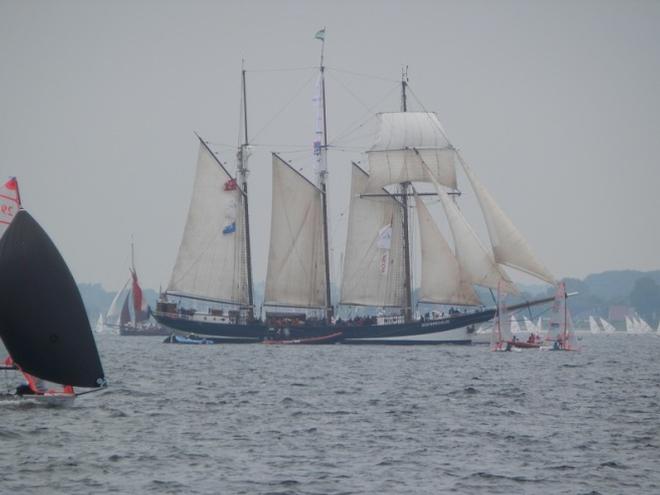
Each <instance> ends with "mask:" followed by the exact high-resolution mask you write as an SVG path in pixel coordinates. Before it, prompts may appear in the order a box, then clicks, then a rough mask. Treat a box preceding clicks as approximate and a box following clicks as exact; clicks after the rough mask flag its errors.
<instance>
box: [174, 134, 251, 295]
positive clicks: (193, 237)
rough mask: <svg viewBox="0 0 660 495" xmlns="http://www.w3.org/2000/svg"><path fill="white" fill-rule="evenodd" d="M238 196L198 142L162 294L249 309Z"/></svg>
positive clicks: (240, 194)
mask: <svg viewBox="0 0 660 495" xmlns="http://www.w3.org/2000/svg"><path fill="white" fill-rule="evenodd" d="M244 204H245V202H244V198H243V191H242V190H241V188H240V187H239V186H238V184H237V183H236V180H235V179H234V178H233V177H232V176H231V175H230V174H229V173H228V172H227V170H226V169H225V167H224V166H223V165H222V163H220V162H219V161H218V159H217V158H216V157H215V156H214V155H213V154H212V153H211V151H210V150H209V148H208V147H207V146H206V145H205V143H204V142H203V141H201V139H200V146H199V155H198V160H197V172H196V175H195V183H194V186H193V194H192V199H191V201H190V208H189V210H188V219H187V221H186V226H185V229H184V234H183V238H182V240H181V245H180V247H179V253H178V256H177V260H176V263H175V265H174V270H173V272H172V277H171V279H170V283H169V285H168V289H167V291H168V292H170V293H177V292H180V293H185V294H190V295H191V296H196V297H198V298H207V299H211V300H223V301H227V302H229V303H232V304H240V305H248V304H249V294H248V283H247V263H246V259H245V256H243V252H244V250H245V242H246V232H245V213H244Z"/></svg>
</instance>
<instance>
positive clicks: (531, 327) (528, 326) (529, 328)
mask: <svg viewBox="0 0 660 495" xmlns="http://www.w3.org/2000/svg"><path fill="white" fill-rule="evenodd" d="M523 325H524V327H525V330H527V331H528V332H529V333H531V334H538V333H539V329H538V328H536V325H534V322H533V321H532V320H530V319H529V318H527V317H526V316H523Z"/></svg>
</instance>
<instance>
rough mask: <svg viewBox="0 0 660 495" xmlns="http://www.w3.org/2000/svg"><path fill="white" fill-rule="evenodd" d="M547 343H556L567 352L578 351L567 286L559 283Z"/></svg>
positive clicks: (546, 338)
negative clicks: (567, 298) (567, 299)
mask: <svg viewBox="0 0 660 495" xmlns="http://www.w3.org/2000/svg"><path fill="white" fill-rule="evenodd" d="M545 340H546V341H550V342H553V343H555V345H557V346H558V348H559V349H562V350H565V351H576V350H578V346H577V339H576V337H575V330H574V328H573V320H572V319H571V314H570V312H569V311H568V307H567V306H566V286H565V285H564V282H559V283H558V284H557V286H556V291H555V302H554V304H553V306H552V312H551V319H550V330H548V333H547V334H546V336H545Z"/></svg>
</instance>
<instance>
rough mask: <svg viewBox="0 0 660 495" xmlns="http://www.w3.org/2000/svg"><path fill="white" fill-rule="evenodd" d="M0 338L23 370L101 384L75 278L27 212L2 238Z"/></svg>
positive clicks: (74, 382) (62, 381)
mask: <svg viewBox="0 0 660 495" xmlns="http://www.w3.org/2000/svg"><path fill="white" fill-rule="evenodd" d="M0 337H1V338H2V340H3V342H4V344H5V346H6V347H7V350H8V351H9V353H10V355H11V356H12V358H13V360H14V362H15V363H16V364H17V365H18V366H19V367H20V368H21V370H23V371H25V372H27V373H30V374H32V375H34V376H37V377H39V378H42V379H44V380H48V381H51V382H55V383H60V384H66V385H73V386H78V387H99V386H103V385H104V384H105V377H104V374H103V367H102V366H101V360H100V358H99V354H98V351H97V349H96V343H95V342H94V337H93V335H92V330H91V328H90V325H89V320H88V319H87V314H86V313H85V307H84V306H83V302H82V298H81V297H80V292H78V287H77V286H76V282H75V280H74V279H73V276H72V275H71V272H70V271H69V269H68V268H67V266H66V263H65V262H64V259H63V258H62V256H61V255H60V253H59V251H58V250H57V248H56V247H55V245H54V244H53V242H52V241H51V240H50V238H49V237H48V234H46V232H45V231H44V230H43V229H42V228H41V226H40V225H39V224H38V223H37V222H36V221H35V220H34V219H33V218H32V217H31V216H30V214H29V213H28V212H27V211H25V210H20V211H19V212H18V213H17V214H16V216H15V217H14V219H13V221H12V222H11V224H10V225H9V227H8V228H7V230H6V231H5V233H4V235H3V236H2V238H1V239H0Z"/></svg>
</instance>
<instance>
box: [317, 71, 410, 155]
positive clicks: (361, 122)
mask: <svg viewBox="0 0 660 495" xmlns="http://www.w3.org/2000/svg"><path fill="white" fill-rule="evenodd" d="M332 79H333V80H335V81H337V82H339V84H340V85H341V86H342V87H343V88H344V89H345V90H346V92H348V93H349V94H350V95H351V96H352V97H353V98H355V100H356V101H358V102H359V103H360V104H361V105H362V106H364V107H365V108H366V111H365V112H364V113H363V114H362V115H360V117H358V118H357V119H355V120H354V121H353V122H351V123H350V124H349V125H348V126H347V127H346V128H345V130H343V131H342V132H340V133H339V134H337V136H336V137H333V139H331V140H330V142H331V143H333V144H336V143H340V142H342V140H343V139H345V138H346V136H349V135H351V134H355V133H356V132H357V131H359V130H360V129H362V128H363V127H364V126H365V125H367V124H368V123H369V122H370V120H371V119H372V118H373V117H374V115H375V112H374V109H375V108H376V107H377V106H379V105H380V104H381V103H382V102H383V101H384V100H386V99H387V98H388V97H389V96H390V95H391V94H392V93H393V92H394V91H396V90H398V89H399V88H398V87H397V86H394V87H392V88H390V89H388V90H387V92H386V93H385V94H384V95H383V96H382V97H381V98H379V99H378V100H377V101H376V103H374V104H373V105H371V106H369V105H367V104H366V103H364V102H363V101H362V100H361V99H360V98H359V97H358V96H357V95H355V93H353V92H352V91H351V90H350V89H349V88H348V87H347V86H346V85H345V84H344V83H343V82H342V81H340V80H339V79H336V78H332Z"/></svg>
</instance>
